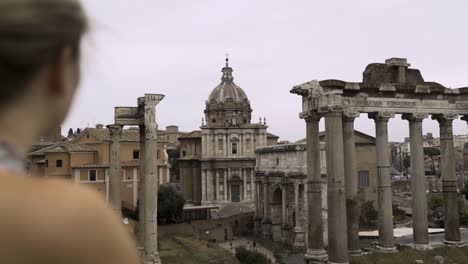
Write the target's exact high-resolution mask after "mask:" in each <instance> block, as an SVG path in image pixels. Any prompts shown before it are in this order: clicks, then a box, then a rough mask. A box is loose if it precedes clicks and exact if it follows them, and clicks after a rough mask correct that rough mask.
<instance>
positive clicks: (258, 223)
mask: <svg viewBox="0 0 468 264" xmlns="http://www.w3.org/2000/svg"><path fill="white" fill-rule="evenodd" d="M254 233H255V235H256V236H261V235H262V219H261V218H260V217H255V219H254Z"/></svg>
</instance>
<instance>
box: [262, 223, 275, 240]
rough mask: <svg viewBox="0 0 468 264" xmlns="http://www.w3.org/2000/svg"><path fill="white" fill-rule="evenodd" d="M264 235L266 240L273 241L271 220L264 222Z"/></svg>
mask: <svg viewBox="0 0 468 264" xmlns="http://www.w3.org/2000/svg"><path fill="white" fill-rule="evenodd" d="M262 235H263V238H264V239H267V240H272V239H273V236H272V235H271V220H270V219H263V220H262Z"/></svg>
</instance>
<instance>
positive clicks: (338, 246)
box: [325, 106, 349, 263]
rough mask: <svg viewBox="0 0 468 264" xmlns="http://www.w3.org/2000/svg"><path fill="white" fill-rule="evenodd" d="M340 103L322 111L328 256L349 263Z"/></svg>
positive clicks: (338, 261)
mask: <svg viewBox="0 0 468 264" xmlns="http://www.w3.org/2000/svg"><path fill="white" fill-rule="evenodd" d="M338 109H339V106H334V109H330V110H329V112H327V113H326V114H325V133H326V157H327V178H328V197H327V198H328V238H329V241H328V249H329V250H328V258H329V261H330V262H332V263H349V257H348V235H347V226H346V225H347V224H346V221H344V219H346V197H345V188H344V187H345V179H344V157H343V120H342V111H340V110H338Z"/></svg>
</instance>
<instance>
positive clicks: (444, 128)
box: [432, 114, 461, 245]
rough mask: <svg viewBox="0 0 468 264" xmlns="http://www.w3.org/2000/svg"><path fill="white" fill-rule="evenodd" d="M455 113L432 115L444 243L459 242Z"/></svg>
mask: <svg viewBox="0 0 468 264" xmlns="http://www.w3.org/2000/svg"><path fill="white" fill-rule="evenodd" d="M457 117H458V116H457V115H455V114H444V115H434V116H432V119H436V120H437V121H438V122H439V128H440V152H441V162H440V165H441V173H442V191H443V194H444V223H445V240H444V242H445V243H446V244H455V245H458V244H460V241H461V240H460V219H459V212H458V193H457V175H456V171H455V151H454V147H453V127H452V124H453V120H454V119H455V118H457Z"/></svg>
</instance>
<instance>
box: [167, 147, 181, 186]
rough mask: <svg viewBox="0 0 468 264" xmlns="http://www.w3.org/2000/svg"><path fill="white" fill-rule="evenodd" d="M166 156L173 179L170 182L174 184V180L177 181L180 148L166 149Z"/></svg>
mask: <svg viewBox="0 0 468 264" xmlns="http://www.w3.org/2000/svg"><path fill="white" fill-rule="evenodd" d="M166 151H167V156H169V164H171V168H170V170H169V171H170V175H171V177H173V178H172V179H171V182H174V181H175V180H176V179H177V180H178V179H179V171H180V168H179V158H180V148H177V149H168V150H166Z"/></svg>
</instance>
